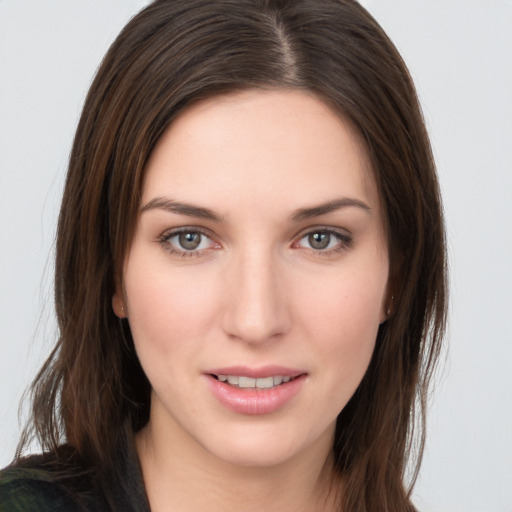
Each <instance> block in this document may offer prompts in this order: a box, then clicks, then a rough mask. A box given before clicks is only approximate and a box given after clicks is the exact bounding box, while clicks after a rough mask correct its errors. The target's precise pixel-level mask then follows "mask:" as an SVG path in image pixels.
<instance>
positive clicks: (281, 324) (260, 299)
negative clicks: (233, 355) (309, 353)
mask: <svg viewBox="0 0 512 512" xmlns="http://www.w3.org/2000/svg"><path fill="white" fill-rule="evenodd" d="M275 259H276V258H272V255H270V254H268V255H264V254H260V255H258V254H257V253H256V252H255V251H254V250H253V251H250V250H248V251H245V252H244V253H242V254H240V255H239V257H238V258H236V261H234V262H232V265H231V266H230V268H229V270H228V276H227V283H226V284H227V290H226V297H225V299H226V301H227V302H226V303H225V304H226V306H225V311H224V319H223V328H224V331H225V332H226V334H227V335H228V336H229V337H231V338H236V339H239V340H242V341H245V342H246V343H250V344H261V343H263V342H265V341H269V340H276V339H277V338H278V337H281V336H282V335H284V334H285V333H286V332H288V330H289V329H290V326H291V318H290V310H289V303H288V298H287V297H286V291H285V289H284V288H285V287H284V283H283V276H282V273H280V272H279V269H278V268H277V263H276V261H275ZM280 274H281V275H280Z"/></svg>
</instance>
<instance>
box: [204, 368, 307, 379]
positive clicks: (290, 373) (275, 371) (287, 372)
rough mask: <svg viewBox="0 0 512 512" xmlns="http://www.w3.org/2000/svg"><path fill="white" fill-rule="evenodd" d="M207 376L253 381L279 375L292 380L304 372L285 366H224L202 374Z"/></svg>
mask: <svg viewBox="0 0 512 512" xmlns="http://www.w3.org/2000/svg"><path fill="white" fill-rule="evenodd" d="M204 373H205V374H207V375H245V376H246V377H252V378H253V379H264V378H265V377H273V376H274V375H281V376H283V377H291V378H292V379H293V378H295V377H298V376H299V375H302V374H304V373H306V372H305V371H301V370H297V369H293V368H287V367H285V366H277V365H268V366H261V367H259V368H250V367H248V366H226V367H224V368H213V369H211V370H207V371H205V372H204Z"/></svg>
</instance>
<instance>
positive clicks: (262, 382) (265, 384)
mask: <svg viewBox="0 0 512 512" xmlns="http://www.w3.org/2000/svg"><path fill="white" fill-rule="evenodd" d="M217 379H218V380H219V381H220V382H227V383H228V384H230V385H231V386H235V387H239V388H243V389H247V388H251V389H270V388H273V387H274V386H279V385H281V384H285V383H286V382H290V380H292V378H291V377H290V376H286V377H283V376H282V375H276V376H274V377H262V378H259V379H255V378H253V377H246V376H245V375H217Z"/></svg>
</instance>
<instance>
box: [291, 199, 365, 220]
mask: <svg viewBox="0 0 512 512" xmlns="http://www.w3.org/2000/svg"><path fill="white" fill-rule="evenodd" d="M349 207H355V208H360V209H362V210H364V211H365V212H370V211H371V208H370V207H369V206H368V205H367V204H366V203H364V202H363V201H360V200H359V199H353V198H350V197H342V198H340V199H333V200H332V201H328V202H327V203H323V204H319V205H317V206H313V207H311V208H300V209H299V210H296V211H295V212H294V213H293V214H292V220H294V221H301V220H306V219H311V218H313V217H319V216H320V215H325V214H327V213H330V212H333V211H336V210H340V209H341V208H349Z"/></svg>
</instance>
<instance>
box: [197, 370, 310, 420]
mask: <svg viewBox="0 0 512 512" xmlns="http://www.w3.org/2000/svg"><path fill="white" fill-rule="evenodd" d="M305 378H306V375H305V374H304V375H300V376H299V377H297V378H295V379H293V380H291V381H290V382H286V383H283V384H280V385H279V386H275V387H273V388H270V389H252V388H244V389H243V388H236V387H233V386H230V385H229V384H227V383H226V382H221V381H219V380H217V379H216V378H215V377H212V376H211V375H208V376H207V380H208V384H209V386H210V389H211V390H212V393H213V394H214V396H215V397H216V398H217V400H219V402H220V403H221V404H223V405H225V406H226V407H227V408H228V409H231V410H232V411H234V412H237V413H240V414H254V415H255V414H270V413H272V412H276V411H278V410H279V409H281V407H284V406H285V405H286V404H287V403H288V402H289V401H290V400H291V399H292V398H293V397H294V396H295V395H296V394H297V393H298V392H299V391H300V388H301V387H302V384H303V383H304V381H305Z"/></svg>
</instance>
